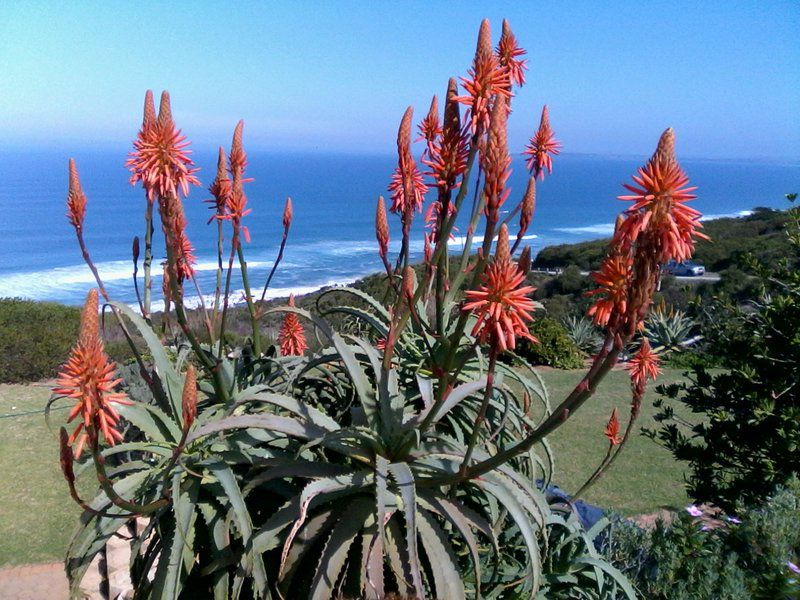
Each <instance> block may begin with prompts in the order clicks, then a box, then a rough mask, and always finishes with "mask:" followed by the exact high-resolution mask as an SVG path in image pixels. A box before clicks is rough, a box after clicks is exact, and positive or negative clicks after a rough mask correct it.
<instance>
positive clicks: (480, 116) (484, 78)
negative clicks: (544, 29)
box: [457, 19, 511, 134]
mask: <svg viewBox="0 0 800 600" xmlns="http://www.w3.org/2000/svg"><path fill="white" fill-rule="evenodd" d="M468 75H469V77H467V78H465V77H462V78H461V82H462V83H463V85H464V90H465V91H466V92H467V95H466V96H459V97H458V98H457V100H458V101H459V102H460V103H462V104H465V105H467V106H469V114H470V128H471V130H472V133H473V134H476V133H479V132H483V131H486V129H487V128H488V127H489V115H490V112H491V108H492V101H493V99H494V98H495V97H504V98H510V97H511V86H510V85H509V84H508V81H509V80H508V70H507V69H506V68H505V67H503V66H502V65H501V64H500V61H499V59H498V58H497V55H496V54H495V53H494V50H493V49H492V31H491V27H490V25H489V21H488V20H487V19H484V20H483V21H482V22H481V28H480V31H479V32H478V46H477V48H476V50H475V58H474V59H473V61H472V68H471V69H470V70H469V73H468Z"/></svg>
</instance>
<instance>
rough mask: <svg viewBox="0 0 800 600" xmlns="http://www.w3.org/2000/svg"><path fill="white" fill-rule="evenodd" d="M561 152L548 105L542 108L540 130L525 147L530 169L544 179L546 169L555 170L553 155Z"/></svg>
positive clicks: (550, 171)
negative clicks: (554, 133) (551, 123)
mask: <svg viewBox="0 0 800 600" xmlns="http://www.w3.org/2000/svg"><path fill="white" fill-rule="evenodd" d="M559 152H561V143H560V142H559V141H558V140H556V139H555V137H554V136H553V129H552V128H551V127H550V113H549V111H548V110H547V105H545V107H544V108H543V109H542V119H541V121H540V122H539V130H538V131H537V132H536V133H535V134H534V135H533V137H532V138H531V141H530V142H529V143H528V145H527V146H526V148H525V152H524V154H526V155H528V170H529V171H530V172H531V173H533V176H534V177H537V178H538V179H544V171H545V169H547V172H548V173H552V172H553V158H552V157H553V156H555V155H557V154H558V153H559Z"/></svg>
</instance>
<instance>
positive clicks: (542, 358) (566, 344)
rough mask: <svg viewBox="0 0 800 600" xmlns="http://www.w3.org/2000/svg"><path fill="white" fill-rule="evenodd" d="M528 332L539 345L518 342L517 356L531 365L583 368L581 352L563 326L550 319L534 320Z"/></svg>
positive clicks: (523, 341)
mask: <svg viewBox="0 0 800 600" xmlns="http://www.w3.org/2000/svg"><path fill="white" fill-rule="evenodd" d="M530 332H531V335H533V336H534V337H535V338H536V339H538V340H539V343H538V344H537V343H532V342H530V341H529V340H524V339H523V340H520V341H519V342H518V343H517V354H518V355H519V356H521V357H522V358H524V359H525V360H527V361H528V362H529V363H531V364H532V365H546V366H548V367H555V368H557V369H579V368H580V367H582V366H583V355H582V354H581V351H580V350H579V349H578V347H577V346H576V345H575V343H574V342H573V341H572V340H571V339H570V337H569V335H568V334H567V330H566V329H564V326H563V325H562V324H561V323H559V322H558V321H556V320H555V319H553V318H552V317H539V318H537V319H534V321H533V323H531V326H530Z"/></svg>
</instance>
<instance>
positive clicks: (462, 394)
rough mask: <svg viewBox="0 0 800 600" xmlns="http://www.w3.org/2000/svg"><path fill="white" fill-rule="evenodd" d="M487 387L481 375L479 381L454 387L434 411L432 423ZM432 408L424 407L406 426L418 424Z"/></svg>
mask: <svg viewBox="0 0 800 600" xmlns="http://www.w3.org/2000/svg"><path fill="white" fill-rule="evenodd" d="M485 387H486V377H481V378H480V379H478V380H477V381H471V382H469V383H462V384H461V385H459V386H457V387H455V388H453V390H452V391H451V392H450V393H449V394H448V395H447V398H446V399H445V400H444V402H442V404H441V405H440V406H439V407H438V408H437V409H436V412H435V413H433V416H432V417H431V423H432V424H433V423H437V422H438V421H439V420H440V419H441V418H442V417H443V416H445V415H446V414H447V413H448V412H450V411H451V410H453V408H455V407H456V406H458V404H459V403H460V402H462V401H463V400H464V399H465V398H467V397H468V396H470V395H471V394H474V393H476V392H478V391H480V390H482V389H483V388H485ZM431 410H433V406H431V407H430V408H428V409H424V410H423V411H422V412H420V414H419V415H417V416H416V417H414V418H412V419H411V420H409V422H408V423H407V424H406V426H407V427H416V426H418V425H419V424H420V423H421V422H422V421H423V420H424V419H425V418H426V417H427V415H428V413H429V412H430V411H431Z"/></svg>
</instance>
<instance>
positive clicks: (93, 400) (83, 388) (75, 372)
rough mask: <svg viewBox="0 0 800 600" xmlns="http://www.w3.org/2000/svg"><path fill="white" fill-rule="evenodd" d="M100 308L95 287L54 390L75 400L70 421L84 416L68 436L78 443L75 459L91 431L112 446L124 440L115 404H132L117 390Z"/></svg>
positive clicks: (88, 297)
mask: <svg viewBox="0 0 800 600" xmlns="http://www.w3.org/2000/svg"><path fill="white" fill-rule="evenodd" d="M97 311H98V298H97V290H94V289H93V290H91V291H90V292H89V294H88V295H87V297H86V303H85V304H84V307H83V312H82V314H81V328H80V333H79V336H78V342H77V343H76V344H75V346H74V347H73V349H72V351H71V352H70V356H69V359H68V360H67V362H66V363H65V364H64V365H63V366H62V368H61V372H60V373H59V375H58V380H57V387H56V388H54V389H53V393H55V394H58V395H60V396H64V397H67V398H72V399H73V400H75V401H76V404H75V406H74V407H73V409H72V410H71V411H70V413H69V416H68V417H67V422H69V423H71V422H72V421H73V420H74V419H75V418H76V417H77V416H78V415H81V422H80V423H78V425H77V427H76V428H75V430H74V431H73V433H72V435H71V436H70V438H69V443H70V444H73V443H76V442H77V445H76V448H75V458H80V456H81V453H82V452H83V448H84V446H85V444H86V442H87V441H89V438H88V432H90V431H91V432H93V433H94V435H98V434H102V435H103V437H104V438H105V441H106V442H107V443H108V444H109V445H111V446H113V445H114V444H115V443H116V442H118V441H122V435H121V434H120V433H119V432H118V431H117V430H116V429H114V427H115V426H116V424H117V423H118V422H119V418H120V417H119V414H118V413H117V411H116V410H115V409H114V407H113V404H114V403H117V404H131V402H130V401H129V400H127V398H126V396H125V394H121V393H118V392H114V388H115V387H116V386H117V384H118V383H119V382H120V381H121V380H120V379H118V378H117V376H116V373H115V369H114V363H113V362H111V361H110V360H109V358H108V356H107V355H106V353H105V350H104V348H103V341H102V339H101V338H100V330H99V319H98V316H97ZM87 430H88V431H87Z"/></svg>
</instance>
